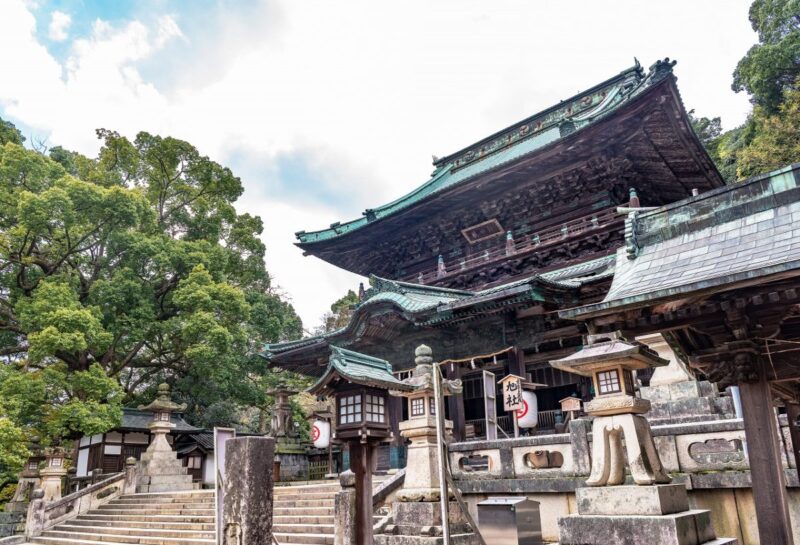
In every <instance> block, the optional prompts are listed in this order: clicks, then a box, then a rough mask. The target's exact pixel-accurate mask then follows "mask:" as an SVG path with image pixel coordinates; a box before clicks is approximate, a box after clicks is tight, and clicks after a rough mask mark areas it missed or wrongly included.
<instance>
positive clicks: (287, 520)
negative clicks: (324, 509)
mask: <svg viewBox="0 0 800 545" xmlns="http://www.w3.org/2000/svg"><path fill="white" fill-rule="evenodd" d="M278 524H281V525H283V524H333V515H273V516H272V525H273V526H276V525H278Z"/></svg>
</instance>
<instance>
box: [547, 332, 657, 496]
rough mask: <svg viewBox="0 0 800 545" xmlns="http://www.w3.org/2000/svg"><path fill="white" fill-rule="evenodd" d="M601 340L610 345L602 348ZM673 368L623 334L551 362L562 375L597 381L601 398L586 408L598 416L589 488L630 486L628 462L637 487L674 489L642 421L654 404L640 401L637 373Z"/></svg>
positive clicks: (592, 341) (592, 342) (589, 340)
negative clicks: (666, 485) (626, 483)
mask: <svg viewBox="0 0 800 545" xmlns="http://www.w3.org/2000/svg"><path fill="white" fill-rule="evenodd" d="M601 339H605V340H603V341H601V342H597V341H600V340H601ZM668 363H669V362H668V361H667V360H665V359H662V358H660V357H658V355H657V354H656V353H655V352H654V351H653V350H651V349H650V348H648V347H647V345H645V344H642V343H639V342H637V341H626V340H624V339H622V338H621V337H620V336H619V335H618V334H612V335H605V336H601V335H589V336H588V337H587V344H586V345H585V346H584V348H583V349H582V350H580V351H579V352H576V353H575V354H572V355H570V356H567V357H566V358H563V359H560V360H555V361H551V362H550V365H552V366H553V367H555V368H556V369H561V370H562V371H567V372H569V373H575V374H578V375H582V376H588V377H592V381H593V382H594V389H595V392H596V397H595V398H594V399H593V400H592V401H590V402H588V403H586V404H585V406H584V408H585V410H586V412H587V413H588V414H590V415H592V416H595V417H596V418H595V419H594V423H593V427H592V437H594V441H593V447H592V473H591V475H590V476H589V479H588V480H587V481H586V484H588V485H589V486H604V485H617V484H622V483H623V482H624V481H625V457H624V456H623V450H622V439H623V437H624V439H625V451H626V452H627V454H628V463H629V465H630V469H631V476H632V477H633V480H634V481H635V482H636V484H653V483H668V482H670V480H671V479H670V477H669V475H667V474H666V473H665V472H664V470H663V468H662V465H661V460H660V459H659V457H658V452H657V451H656V448H655V445H654V443H653V436H652V433H651V431H650V425H649V424H648V422H647V419H646V418H645V417H643V416H641V415H642V414H643V413H646V412H647V411H649V410H650V402H649V401H648V400H646V399H642V398H640V397H636V396H635V395H634V388H633V385H634V381H633V371H635V370H636V369H646V368H649V367H661V366H664V365H667V364H668Z"/></svg>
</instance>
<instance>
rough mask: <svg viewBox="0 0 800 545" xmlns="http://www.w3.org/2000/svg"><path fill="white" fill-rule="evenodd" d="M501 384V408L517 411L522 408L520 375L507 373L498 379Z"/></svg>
mask: <svg viewBox="0 0 800 545" xmlns="http://www.w3.org/2000/svg"><path fill="white" fill-rule="evenodd" d="M500 383H501V384H502V385H503V408H504V409H505V410H506V411H517V410H519V409H521V408H522V377H518V376H516V375H508V376H506V377H504V378H503V379H501V380H500Z"/></svg>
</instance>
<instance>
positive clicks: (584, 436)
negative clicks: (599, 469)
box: [569, 418, 592, 476]
mask: <svg viewBox="0 0 800 545" xmlns="http://www.w3.org/2000/svg"><path fill="white" fill-rule="evenodd" d="M590 426H591V422H590V421H589V420H587V419H583V418H579V419H577V420H570V421H569V443H570V447H571V448H572V460H573V461H572V465H573V468H574V474H575V475H587V476H588V475H589V473H590V472H591V470H592V457H591V451H590V450H589V427H590Z"/></svg>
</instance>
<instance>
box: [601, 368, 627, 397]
mask: <svg viewBox="0 0 800 545" xmlns="http://www.w3.org/2000/svg"><path fill="white" fill-rule="evenodd" d="M597 387H598V389H599V390H600V391H599V393H600V394H613V393H616V392H620V391H622V389H621V388H620V384H619V372H618V371H617V370H616V369H613V370H611V371H601V372H599V373H597Z"/></svg>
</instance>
